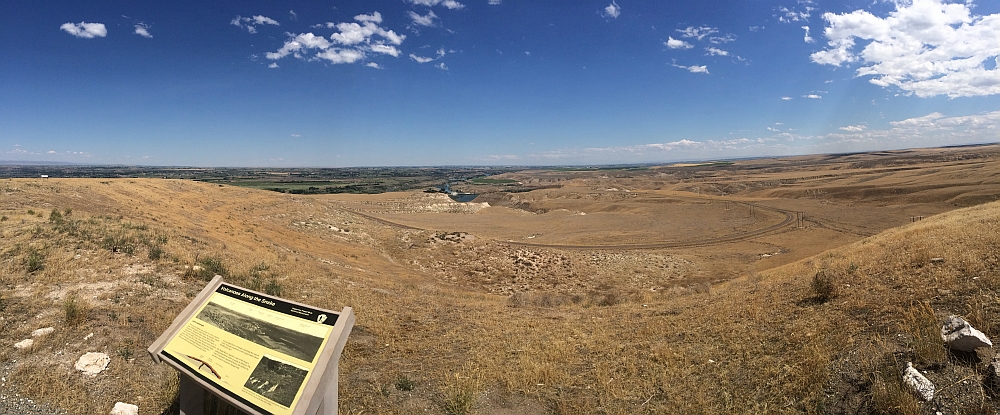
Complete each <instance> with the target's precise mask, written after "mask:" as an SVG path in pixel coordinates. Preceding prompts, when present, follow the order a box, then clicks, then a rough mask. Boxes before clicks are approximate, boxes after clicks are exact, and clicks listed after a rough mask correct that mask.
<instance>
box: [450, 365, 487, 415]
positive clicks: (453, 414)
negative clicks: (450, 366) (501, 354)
mask: <svg viewBox="0 0 1000 415" xmlns="http://www.w3.org/2000/svg"><path fill="white" fill-rule="evenodd" d="M479 388H480V384H479V381H478V380H477V379H476V378H475V377H473V376H461V375H459V374H458V373H453V374H452V375H451V376H449V377H448V378H447V381H446V382H445V387H444V391H443V394H444V396H443V398H442V402H441V408H442V409H444V413H445V414H448V415H465V414H468V413H471V412H472V408H473V406H475V404H476V393H477V392H478V390H479Z"/></svg>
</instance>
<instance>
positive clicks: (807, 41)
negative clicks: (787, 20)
mask: <svg viewBox="0 0 1000 415" xmlns="http://www.w3.org/2000/svg"><path fill="white" fill-rule="evenodd" d="M802 30H805V31H806V34H805V36H804V37H803V38H802V40H804V41H805V42H806V43H814V42H816V40H814V39H813V38H812V36H809V26H802Z"/></svg>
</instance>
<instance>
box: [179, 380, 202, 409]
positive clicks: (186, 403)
mask: <svg viewBox="0 0 1000 415" xmlns="http://www.w3.org/2000/svg"><path fill="white" fill-rule="evenodd" d="M178 377H180V378H181V385H180V401H181V405H180V407H181V414H180V415H205V390H204V389H202V388H201V386H198V384H197V383H195V381H193V380H191V378H189V377H187V376H184V375H178Z"/></svg>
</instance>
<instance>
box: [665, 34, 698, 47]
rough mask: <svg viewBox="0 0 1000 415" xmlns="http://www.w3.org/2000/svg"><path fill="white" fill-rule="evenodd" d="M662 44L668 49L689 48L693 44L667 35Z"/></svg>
mask: <svg viewBox="0 0 1000 415" xmlns="http://www.w3.org/2000/svg"><path fill="white" fill-rule="evenodd" d="M663 44H664V45H666V47H668V48H670V49H691V48H693V47H694V45H692V44H690V43H688V42H685V41H683V40H680V39H674V38H672V37H670V36H667V41H666V42H663Z"/></svg>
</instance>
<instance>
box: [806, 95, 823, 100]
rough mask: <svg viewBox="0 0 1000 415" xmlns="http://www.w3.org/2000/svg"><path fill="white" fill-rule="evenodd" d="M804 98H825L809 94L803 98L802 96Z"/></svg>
mask: <svg viewBox="0 0 1000 415" xmlns="http://www.w3.org/2000/svg"><path fill="white" fill-rule="evenodd" d="M802 98H809V99H823V97H822V96H820V95H816V94H808V95H803V96H802Z"/></svg>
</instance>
